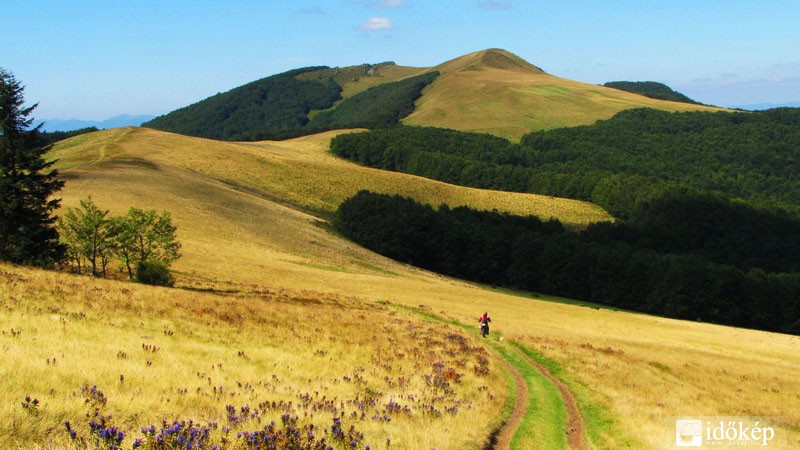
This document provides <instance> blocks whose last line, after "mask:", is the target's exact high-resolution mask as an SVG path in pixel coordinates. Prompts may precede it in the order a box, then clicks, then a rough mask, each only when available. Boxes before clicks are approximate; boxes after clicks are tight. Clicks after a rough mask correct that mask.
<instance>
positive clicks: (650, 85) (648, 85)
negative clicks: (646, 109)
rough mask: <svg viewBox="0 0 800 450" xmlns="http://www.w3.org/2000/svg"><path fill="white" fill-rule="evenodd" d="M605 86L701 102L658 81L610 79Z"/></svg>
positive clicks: (652, 95) (670, 98)
mask: <svg viewBox="0 0 800 450" xmlns="http://www.w3.org/2000/svg"><path fill="white" fill-rule="evenodd" d="M603 86H605V87H610V88H614V89H619V90H620V91H626V92H633V93H634V94H639V95H644V96H645V97H650V98H654V99H656V100H667V101H671V102H681V103H691V104H693V105H700V104H701V103H698V102H696V101H694V100H692V99H691V98H689V97H687V96H685V95H683V94H681V93H680V92H677V91H675V90H673V89H672V88H671V87H669V86H667V85H666V84H664V83H659V82H656V81H609V82H608V83H606V84H604V85H603Z"/></svg>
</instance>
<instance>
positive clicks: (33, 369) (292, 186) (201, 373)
mask: <svg viewBox="0 0 800 450" xmlns="http://www.w3.org/2000/svg"><path fill="white" fill-rule="evenodd" d="M332 135H333V134H332V133H328V134H324V135H318V136H309V137H305V138H300V139H297V140H293V141H284V142H255V143H227V142H216V141H209V140H204V139H198V138H189V137H183V136H178V135H173V134H168V133H162V132H158V131H153V130H146V129H131V128H128V129H118V130H108V131H104V132H98V133H92V134H88V135H82V136H78V137H76V138H73V139H70V140H67V141H64V142H61V143H59V144H58V145H56V147H55V148H54V150H53V152H52V156H53V157H54V158H58V160H59V162H58V167H59V169H60V171H61V173H62V175H63V177H64V178H65V179H66V180H67V185H66V187H65V189H64V191H63V192H62V194H63V199H64V201H63V204H64V206H65V207H72V206H76V205H77V203H78V201H79V200H80V199H83V198H86V197H87V196H88V195H91V196H92V198H93V200H94V201H95V203H96V204H97V205H98V206H100V207H101V208H107V209H111V210H112V213H120V212H124V211H125V210H127V208H129V207H131V206H135V207H140V208H154V209H158V210H162V209H166V210H169V211H170V212H171V213H172V215H173V219H174V222H175V223H176V224H177V226H178V237H179V239H180V240H181V242H182V243H183V253H184V256H183V258H182V259H180V260H179V261H178V262H177V263H176V264H175V266H174V268H175V270H176V271H177V272H178V283H177V286H178V288H177V289H171V290H167V289H160V288H149V287H143V286H136V285H131V284H129V283H123V282H117V281H111V280H94V279H91V278H87V277H77V276H71V275H66V274H56V273H49V272H43V271H39V270H29V269H22V268H17V267H11V266H8V265H2V266H0V271H2V272H3V276H2V277H0V299H1V300H2V303H1V304H0V308H1V309H0V311H2V312H0V328H2V331H3V334H2V336H0V339H2V343H3V345H2V346H1V347H0V348H2V352H3V354H2V356H3V359H4V364H3V366H2V369H0V380H2V381H0V383H2V384H3V388H2V389H0V395H2V402H1V403H2V405H3V408H4V410H3V416H4V417H5V418H6V420H4V421H2V423H3V425H0V427H3V428H0V447H3V448H8V447H11V448H13V447H17V446H19V447H26V448H29V447H31V446H32V445H34V444H37V443H38V444H39V445H42V446H45V445H47V442H48V440H50V439H52V440H53V442H54V443H55V444H56V446H59V445H61V444H63V443H64V442H65V440H66V431H65V430H64V428H63V421H64V420H71V421H72V423H73V425H75V426H76V428H77V429H78V430H79V431H80V432H81V433H82V434H84V435H86V433H87V430H88V428H87V427H86V425H85V424H86V420H87V419H86V413H90V414H91V413H92V411H93V410H94V409H93V408H94V407H95V406H101V410H102V413H103V414H112V415H113V418H114V419H113V420H114V423H116V424H119V425H121V426H123V427H124V428H125V429H126V430H128V431H130V432H131V433H132V434H130V435H129V440H127V441H125V445H126V446H130V445H131V444H132V442H131V440H130V439H132V437H133V436H134V435H135V434H136V433H135V432H136V431H137V430H138V427H139V426H147V425H149V424H152V423H156V424H158V421H159V420H160V419H161V418H166V419H167V420H168V421H169V422H171V420H173V419H188V418H194V419H195V420H196V421H198V422H202V423H205V422H206V421H207V420H210V421H215V422H218V423H219V424H220V427H222V426H223V425H227V424H228V423H229V422H230V416H229V412H230V411H228V410H226V409H225V408H226V405H231V406H232V407H234V408H236V409H235V411H234V413H235V416H236V417H242V416H243V415H245V414H244V413H243V411H242V409H241V408H242V407H244V406H246V405H249V407H250V409H249V411H250V412H248V413H247V415H248V417H249V419H248V420H246V421H243V422H241V423H237V424H236V426H235V427H234V429H243V430H251V431H252V430H254V429H256V428H258V427H260V426H263V424H264V423H267V422H269V421H270V420H277V421H279V422H280V416H281V414H283V413H285V412H289V413H291V414H296V415H298V416H299V420H300V421H302V422H303V423H311V422H313V423H317V424H318V425H319V426H327V427H330V420H331V417H332V415H333V414H338V413H341V412H344V417H343V419H342V422H343V424H344V426H345V427H349V425H350V424H353V425H355V427H356V428H357V430H359V431H361V432H363V433H364V442H365V443H368V444H370V445H372V448H373V449H374V448H408V449H416V448H430V447H435V448H437V449H462V448H482V446H483V443H484V441H485V439H486V438H487V436H488V434H489V432H490V431H491V430H492V429H493V428H494V427H495V426H497V425H498V424H499V422H500V421H501V420H502V418H503V417H505V416H506V415H507V414H508V411H509V410H508V409H507V408H508V406H509V400H513V398H514V397H515V396H516V395H517V393H518V392H520V391H519V389H521V388H522V387H525V384H523V385H520V384H517V385H516V388H515V387H514V383H513V382H512V378H511V372H507V371H508V370H510V369H508V368H507V366H505V365H504V364H503V363H502V362H501V359H500V356H499V355H500V354H503V355H506V357H508V355H509V354H510V353H509V352H512V353H513V351H515V349H516V348H517V347H515V346H514V344H512V343H517V344H519V345H521V346H522V347H523V348H524V349H527V350H529V351H531V352H532V353H531V354H532V355H534V356H536V357H544V358H546V359H547V361H546V363H547V364H550V366H551V370H552V371H553V372H554V373H555V374H556V375H558V376H559V377H560V378H561V379H563V380H565V381H566V383H567V386H568V387H569V389H570V390H572V391H573V392H574V393H575V395H576V396H577V398H578V402H579V404H580V407H581V410H582V413H583V417H584V420H585V422H586V428H587V440H588V441H589V443H590V445H591V446H592V447H596V448H625V447H628V448H661V447H663V446H664V445H665V444H664V442H670V440H671V439H674V434H673V433H674V421H672V422H670V420H668V419H665V418H671V417H675V416H753V417H756V416H757V417H768V418H771V419H769V422H770V424H771V425H774V426H776V427H777V428H776V441H775V442H774V445H775V446H776V448H790V447H792V446H796V445H798V443H800V433H798V431H797V430H798V427H800V417H797V416H796V415H795V414H792V413H791V411H798V410H800V385H798V383H797V382H796V374H795V372H796V371H795V368H796V367H797V365H798V364H800V356H798V355H800V339H798V338H797V337H793V336H786V335H779V334H773V333H766V332H759V331H751V330H741V329H735V328H729V327H721V326H715V325H710V324H701V323H693V322H683V321H675V320H669V319H663V318H658V317H651V316H645V315H638V314H632V313H627V312H621V311H613V310H607V309H596V308H593V307H585V306H581V305H578V304H571V303H570V302H566V301H563V300H558V301H552V300H553V299H542V298H538V297H528V296H523V295H519V294H517V293H513V292H505V291H500V290H493V289H489V288H484V287H481V286H475V285H472V284H469V283H464V282H461V281H457V280H453V279H448V278H445V277H441V276H438V275H435V274H431V273H429V272H425V271H422V270H418V269H415V268H413V267H409V266H406V265H403V264H399V263H396V262H393V261H391V260H388V259H386V258H383V257H380V256H378V255H375V254H374V253H371V252H368V251H366V250H364V249H362V248H360V247H358V246H356V245H354V244H352V243H350V242H348V241H346V240H344V239H342V238H340V237H338V236H336V235H334V234H332V233H330V232H329V231H327V229H328V224H327V223H326V220H325V218H326V217H328V216H329V214H330V212H332V211H333V210H334V208H335V207H336V206H337V205H338V203H339V202H341V201H342V200H343V199H344V198H346V197H348V196H350V195H352V194H353V193H354V192H356V191H357V190H359V189H363V188H368V189H371V190H374V191H378V192H392V193H395V192H399V193H402V194H403V195H406V196H410V197H413V198H416V199H418V200H420V201H423V202H426V203H431V204H434V205H438V204H440V203H448V204H450V205H458V204H465V205H470V206H472V207H475V208H478V209H492V208H497V209H499V210H502V211H510V212H514V213H544V214H545V215H550V214H552V215H554V216H557V217H562V218H567V221H571V222H572V223H574V224H576V225H578V226H579V224H581V223H586V222H589V221H596V220H603V219H606V218H608V216H607V215H606V214H605V213H604V212H603V211H601V210H598V209H597V208H596V207H593V206H591V205H590V204H587V203H582V202H572V201H562V200H559V199H552V198H548V197H543V196H534V195H524V194H509V193H500V192H491V191H482V190H478V189H467V188H460V187H456V186H452V185H448V184H444V183H437V182H433V181H430V180H425V179H422V178H418V177H413V176H408V175H402V174H396V173H385V172H381V171H378V170H374V169H368V168H362V167H357V166H354V165H353V164H350V163H348V162H345V161H342V160H339V159H336V158H334V157H332V156H331V155H329V154H328V153H327V142H328V140H329V139H330V138H331V136H332ZM393 305H401V307H397V306H393ZM409 310H419V311H422V312H423V313H424V315H425V317H430V318H439V319H441V320H443V321H444V322H449V323H450V324H449V325H446V324H444V323H442V322H439V321H426V320H424V319H423V316H421V315H417V314H412V313H411V312H410V311H409ZM485 310H488V311H489V312H490V314H491V315H492V317H493V319H494V321H493V325H494V328H493V334H492V336H493V337H497V336H498V335H502V336H504V338H505V340H504V342H502V343H498V342H496V341H495V343H494V344H493V345H489V344H488V342H487V341H481V340H479V338H477V337H476V335H477V329H476V328H475V327H474V321H475V320H476V316H477V315H478V314H480V313H482V312H483V311H485ZM459 323H462V324H467V325H468V326H469V327H468V328H461V327H458V326H457V324H459ZM473 330H474V331H473ZM732 343H735V345H734V344H732ZM415 349H416V350H415ZM419 351H421V353H419V354H417V352H419ZM484 351H485V352H486V353H485V355H486V358H487V359H486V361H484V359H481V358H479V356H481V355H484V353H483V352H484ZM498 352H499V353H498ZM401 355H402V356H401ZM486 364H488V366H487V365H486ZM484 367H485V368H488V372H486V371H484V370H483V368H484ZM449 369H452V371H451V370H449ZM525 374H526V380H527V393H528V394H527V395H528V398H529V399H530V405H531V406H530V408H528V410H527V411H528V414H527V415H526V417H527V416H532V417H536V419H535V420H534V422H533V424H530V423H528V424H527V425H526V422H523V425H522V426H521V427H522V428H521V429H524V430H526V431H525V432H524V433H522V434H520V435H519V436H517V437H515V438H514V440H512V441H511V448H530V446H531V445H535V444H534V443H537V442H538V443H539V444H542V443H543V442H544V443H545V445H548V446H550V447H554V448H558V447H563V446H564V445H565V443H564V440H563V439H564V438H563V433H562V434H561V436H560V437H559V436H558V433H553V434H547V432H546V431H543V430H546V429H547V425H548V424H550V423H555V424H556V425H557V426H562V427H563V420H564V417H563V415H564V413H563V410H561V409H559V406H558V405H557V404H552V403H548V402H547V400H546V399H547V398H549V397H548V395H549V394H548V392H551V391H552V390H553V389H554V388H552V387H550V388H548V387H547V384H546V383H542V382H539V381H537V380H539V379H540V377H539V376H538V375H537V374H536V373H535V371H532V372H531V373H528V372H525ZM425 376H428V377H429V378H425ZM436 376H439V378H438V380H439V381H438V382H436V383H438V384H436V383H434V385H431V384H429V382H433V381H435V380H437V378H436ZM426 380H430V381H426ZM441 381H447V382H448V383H449V384H448V386H450V390H444V391H443V390H442V389H443V388H442V386H444V384H441V383H440V382H441ZM93 386H96V388H95V389H94V390H92V387H93ZM435 386H439V387H435ZM98 390H99V391H101V392H102V396H101V395H100V394H98V393H97V391H98ZM26 396H30V397H31V398H32V399H33V398H35V399H37V400H38V401H39V402H40V403H39V404H38V406H36V407H31V406H30V403H28V407H25V406H23V403H25V402H26V400H25V398H26ZM442 396H444V398H443V399H439V397H442ZM104 399H105V401H104ZM273 401H274V402H275V405H276V406H274V407H273V406H272V402H273ZM363 401H367V404H368V405H370V406H368V407H366V409H364V410H362V409H359V405H360V404H359V402H363ZM264 402H269V403H266V404H265V405H262V406H261V407H259V406H257V405H259V404H260V403H264ZM288 402H292V405H291V406H288ZM372 402H374V404H373V403H372ZM390 402H391V403H390ZM390 404H391V405H393V406H391V407H390V406H389V405H390ZM395 404H399V405H400V406H398V409H394V408H395V406H394V405H395ZM431 405H432V406H433V408H434V409H435V410H436V411H439V413H441V416H437V415H436V413H435V412H433V411H432V410H430V409H429V408H430V406H431ZM537 405H538V406H537ZM405 406H408V408H410V410H411V413H410V414H408V413H406V412H404V411H406V410H405V409H404V407H405ZM453 407H456V408H457V411H455V412H453V413H451V412H448V411H452V409H450V410H448V409H447V408H453ZM537 408H539V409H540V410H543V412H544V413H545V414H544V415H541V414H540V415H536V414H534V412H535V411H536V410H537ZM255 411H258V412H255ZM334 411H335V412H334ZM426 411H427V412H426ZM499 411H503V412H502V413H498V412H499ZM559 411H560V412H559ZM361 412H364V413H365V414H366V417H365V420H363V421H362V420H361V418H360V417H361V416H360V414H361ZM353 413H355V414H356V416H355V417H351V415H352V414H353ZM384 414H385V415H386V416H387V417H389V418H390V419H392V420H391V421H385V420H380V418H381V417H382V415H384ZM373 415H375V417H376V418H373ZM258 417H261V418H262V419H263V420H264V421H265V422H264V423H262V424H261V425H259V424H258V421H257V420H258V419H257V418H258ZM433 417H437V418H435V419H434V418H433ZM81 421H82V422H81ZM81 424H82V425H81ZM558 424H562V425H558ZM78 425H80V426H78ZM562 429H563V428H562ZM215 433H222V431H221V428H220V429H218V430H217V431H215ZM537 433H538V434H537ZM778 437H779V438H780V439H781V442H780V443H778V442H777V439H778ZM387 439H390V440H391V445H387ZM59 443H60V444H59ZM781 445H783V447H781ZM128 448H129V447H128Z"/></svg>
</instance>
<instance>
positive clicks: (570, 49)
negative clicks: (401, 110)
mask: <svg viewBox="0 0 800 450" xmlns="http://www.w3.org/2000/svg"><path fill="white" fill-rule="evenodd" d="M0 5H2V8H0V19H2V23H3V28H4V30H3V36H4V45H3V46H2V47H0V67H2V68H4V69H6V70H8V71H10V72H11V73H13V74H14V76H15V77H16V78H17V80H19V81H21V82H22V84H23V85H25V86H26V90H25V99H26V100H27V102H28V103H29V104H32V103H36V102H38V104H39V106H38V108H37V110H36V112H35V116H36V117H37V118H50V119H73V118H77V119H84V120H102V119H106V118H109V117H113V116H116V115H120V114H131V115H139V114H149V115H160V114H165V113H167V112H170V111H172V110H174V109H176V108H180V107H183V106H186V105H189V104H191V103H194V102H197V101H199V100H202V99H204V98H206V97H208V96H210V95H213V94H216V93H218V92H224V91H227V90H229V89H232V88H234V87H237V86H240V85H242V84H245V83H248V82H250V81H254V80H257V79H260V78H263V77H266V76H270V75H274V74H277V73H280V72H284V71H286V70H290V69H295V68H299V67H306V66H318V65H325V66H332V67H333V66H348V65H355V64H362V63H378V62H383V61H394V62H396V63H397V64H400V65H405V66H416V67H430V66H435V65H438V64H440V63H442V62H445V61H447V60H450V59H453V58H456V57H459V56H462V55H464V54H467V53H471V52H474V51H478V50H484V49H487V48H503V49H505V50H508V51H510V52H512V53H515V54H517V55H519V56H520V57H522V58H524V59H525V60H527V61H529V62H530V63H532V64H534V65H536V66H538V67H541V68H542V69H544V70H545V71H546V72H548V73H550V74H552V75H556V76H559V77H564V78H570V79H573V80H578V81H582V82H586V83H594V84H602V83H605V82H607V81H618V80H629V81H659V82H662V83H666V84H668V85H669V86H671V87H672V88H674V89H676V90H678V91H679V92H682V93H684V94H686V95H688V96H689V97H691V98H693V99H695V100H697V101H700V102H703V103H709V104H714V105H719V106H728V107H730V106H746V105H754V104H769V103H775V104H786V103H793V102H800V1H798V0H664V1H661V0H635V1H634V0H603V1H600V0H559V1H539V0H528V1H523V0H297V1H294V0H292V1H290V0H285V1H284V0H281V1H273V0H227V1H222V0H220V1H210V0H136V1H125V0H97V1H89V0H70V1H66V0H38V1H36V2H24V1H18V0H0Z"/></svg>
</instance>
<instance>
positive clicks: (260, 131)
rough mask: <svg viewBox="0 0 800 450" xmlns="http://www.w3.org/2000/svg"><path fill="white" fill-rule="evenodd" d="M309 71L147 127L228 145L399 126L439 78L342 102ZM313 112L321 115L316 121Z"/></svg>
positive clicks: (384, 87) (337, 91)
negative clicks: (428, 87)
mask: <svg viewBox="0 0 800 450" xmlns="http://www.w3.org/2000/svg"><path fill="white" fill-rule="evenodd" d="M324 69H328V68H326V67H307V68H304V69H297V70H292V71H289V72H285V73H282V74H278V75H274V76H271V77H268V78H264V79H261V80H258V81H254V82H252V83H248V84H246V85H244V86H240V87H238V88H235V89H232V90H230V91H228V92H225V93H220V94H217V95H215V96H212V97H209V98H207V99H205V100H202V101H200V102H197V103H195V104H193V105H189V106H187V107H185V108H181V109H178V110H176V111H173V112H171V113H169V114H166V115H164V116H160V117H156V118H155V119H153V120H151V121H149V122H147V123H144V124H142V126H143V127H148V128H154V129H157V130H162V131H169V132H173V133H180V134H184V135H188V136H197V137H204V138H209V139H219V140H229V141H258V140H266V139H271V140H278V139H286V138H291V137H297V136H302V135H307V134H313V133H318V132H321V131H327V130H332V129H340V128H370V129H371V128H383V127H389V126H394V125H397V124H399V123H400V120H401V119H402V118H404V117H406V116H407V115H409V114H411V113H412V112H413V111H414V101H415V100H416V99H418V98H419V97H420V95H421V92H422V89H423V88H424V87H425V86H427V85H428V84H430V83H431V82H432V81H433V80H434V79H435V78H436V76H437V75H438V72H428V73H424V74H422V75H418V76H416V77H411V78H407V79H404V80H400V81H395V82H392V83H385V84H381V85H378V86H375V87H373V88H370V89H368V90H366V91H364V92H361V93H358V94H356V95H354V96H353V97H350V98H348V99H346V100H343V101H342V102H341V103H339V104H338V105H337V104H336V102H337V101H339V100H341V93H342V87H341V86H340V85H339V84H338V83H337V82H336V80H335V79H334V77H333V76H332V75H330V74H329V75H327V76H319V77H301V76H300V75H304V74H309V73H312V72H320V73H322V74H324V73H328V72H331V71H330V70H324ZM312 111H321V112H320V113H318V114H317V115H316V116H315V117H314V118H313V120H310V119H309V114H310V113H311V112H312Z"/></svg>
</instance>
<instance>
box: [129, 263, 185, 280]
mask: <svg viewBox="0 0 800 450" xmlns="http://www.w3.org/2000/svg"><path fill="white" fill-rule="evenodd" d="M136 282H137V283H142V284H150V285H153V286H172V285H174V284H175V281H174V280H173V279H172V274H171V273H170V271H169V269H168V268H167V265H166V264H164V263H162V262H160V261H147V260H145V261H140V262H139V263H138V264H137V265H136Z"/></svg>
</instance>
